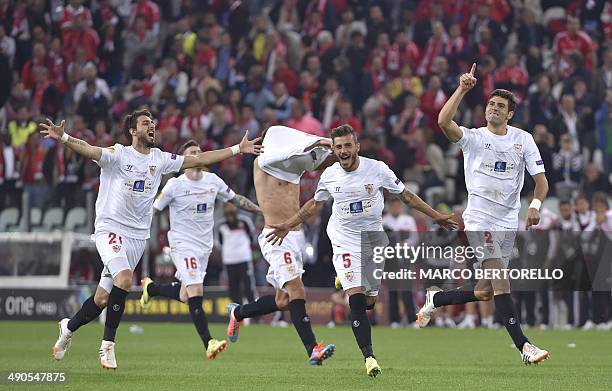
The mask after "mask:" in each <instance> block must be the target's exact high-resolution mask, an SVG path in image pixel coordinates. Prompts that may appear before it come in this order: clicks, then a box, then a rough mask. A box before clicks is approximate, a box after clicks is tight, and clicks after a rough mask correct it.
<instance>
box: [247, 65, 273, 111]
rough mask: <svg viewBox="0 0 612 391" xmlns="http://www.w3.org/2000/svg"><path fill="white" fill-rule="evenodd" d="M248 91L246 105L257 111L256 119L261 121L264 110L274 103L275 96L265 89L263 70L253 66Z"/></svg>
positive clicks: (249, 76)
mask: <svg viewBox="0 0 612 391" xmlns="http://www.w3.org/2000/svg"><path fill="white" fill-rule="evenodd" d="M248 90H249V92H247V94H246V95H245V97H244V103H246V104H249V105H251V106H252V107H253V108H254V109H255V118H257V119H261V115H262V114H263V111H264V109H265V108H266V107H267V106H268V104H270V103H271V102H273V101H274V96H273V95H272V93H271V92H270V91H268V90H267V89H266V88H264V75H263V68H262V67H259V66H257V67H256V66H253V67H252V68H251V69H250V71H249V75H248Z"/></svg>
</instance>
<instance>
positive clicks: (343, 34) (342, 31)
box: [335, 7, 368, 48]
mask: <svg viewBox="0 0 612 391" xmlns="http://www.w3.org/2000/svg"><path fill="white" fill-rule="evenodd" d="M341 17H342V23H341V24H340V25H339V26H338V27H337V28H336V35H335V36H336V46H338V47H341V48H347V47H348V46H349V43H350V41H351V35H352V34H353V32H355V31H359V32H360V33H361V35H363V36H365V35H366V34H367V33H368V29H367V27H366V25H365V23H364V22H363V21H360V20H355V13H354V12H353V9H352V8H351V7H346V8H345V9H344V11H342V15H341Z"/></svg>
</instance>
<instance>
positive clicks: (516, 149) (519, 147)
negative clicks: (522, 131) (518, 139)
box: [514, 144, 523, 152]
mask: <svg viewBox="0 0 612 391" xmlns="http://www.w3.org/2000/svg"><path fill="white" fill-rule="evenodd" d="M521 149H523V144H514V150H515V151H516V152H521Z"/></svg>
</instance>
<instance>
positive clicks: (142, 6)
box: [129, 0, 160, 30]
mask: <svg viewBox="0 0 612 391" xmlns="http://www.w3.org/2000/svg"><path fill="white" fill-rule="evenodd" d="M138 15H142V16H144V18H145V21H146V25H147V30H150V29H151V28H152V27H153V25H154V24H156V23H158V22H159V19H160V14H159V7H158V6H157V4H155V3H154V2H152V1H149V0H146V1H137V2H136V3H135V4H134V5H132V8H131V9H130V23H129V27H130V28H133V27H134V20H135V19H136V16H138Z"/></svg>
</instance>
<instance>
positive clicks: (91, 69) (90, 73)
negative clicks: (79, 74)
mask: <svg viewBox="0 0 612 391" xmlns="http://www.w3.org/2000/svg"><path fill="white" fill-rule="evenodd" d="M88 81H89V82H92V83H94V87H95V93H96V94H98V95H102V96H104V97H105V98H106V100H107V101H110V99H111V93H110V89H109V88H108V84H107V83H106V80H104V79H101V78H99V77H98V68H97V67H96V65H95V64H94V63H92V62H88V63H87V64H86V65H85V67H84V68H83V80H81V81H79V82H78V83H77V85H76V86H75V87H74V102H75V103H77V104H78V102H79V101H80V100H81V96H82V95H83V94H84V93H85V91H86V90H87V82H88Z"/></svg>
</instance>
